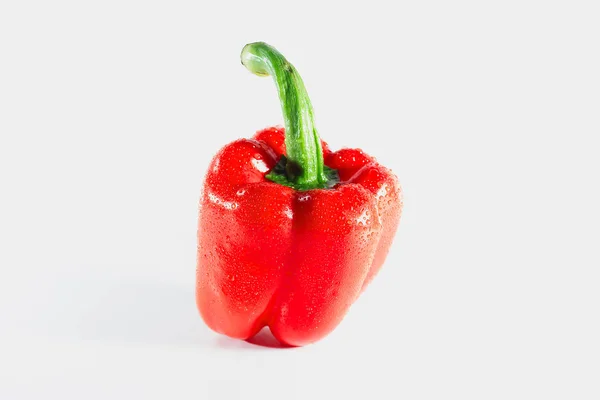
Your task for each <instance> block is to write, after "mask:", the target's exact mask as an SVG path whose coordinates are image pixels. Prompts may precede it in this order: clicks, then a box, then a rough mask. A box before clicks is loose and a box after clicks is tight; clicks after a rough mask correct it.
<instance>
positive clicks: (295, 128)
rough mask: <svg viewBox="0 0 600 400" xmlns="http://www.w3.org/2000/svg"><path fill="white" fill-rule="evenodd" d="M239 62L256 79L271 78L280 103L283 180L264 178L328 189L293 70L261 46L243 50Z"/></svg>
mask: <svg viewBox="0 0 600 400" xmlns="http://www.w3.org/2000/svg"><path fill="white" fill-rule="evenodd" d="M241 59H242V64H243V65H244V66H245V67H246V68H248V70H249V71H250V72H252V73H254V74H255V75H259V76H269V75H270V76H272V77H273V80H274V81H275V85H276V86H277V91H278V93H279V100H280V102H281V110H282V112H283V118H284V122H285V147H286V152H287V163H286V164H285V170H284V171H281V174H285V177H283V176H282V175H281V174H280V175H279V176H275V175H277V174H276V173H271V174H269V175H267V177H268V178H269V179H271V180H273V181H276V182H278V183H282V184H284V185H287V186H292V187H294V188H297V189H301V190H308V189H315V188H323V187H329V186H331V184H332V174H331V171H330V170H329V169H328V168H327V167H325V166H324V164H323V150H322V148H321V140H320V139H319V134H318V133H317V129H316V128H315V123H314V117H313V108H312V104H311V102H310V98H309V97H308V93H306V88H305V87H304V83H303V82H302V78H300V74H298V71H296V68H294V66H293V65H292V64H290V63H289V62H288V60H286V59H285V57H284V56H283V55H282V54H281V53H280V52H278V51H277V50H276V49H275V48H274V47H271V46H269V45H268V44H266V43H263V42H256V43H250V44H247V45H246V46H244V49H243V50H242V54H241ZM284 161H285V159H284ZM281 167H283V165H282V166H281Z"/></svg>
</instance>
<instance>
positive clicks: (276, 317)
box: [196, 43, 402, 346]
mask: <svg viewBox="0 0 600 400" xmlns="http://www.w3.org/2000/svg"><path fill="white" fill-rule="evenodd" d="M241 58H242V64H244V66H246V68H248V69H249V70H250V71H251V72H253V73H254V74H256V75H260V76H268V75H271V76H273V78H274V80H275V83H276V85H277V88H278V91H279V97H280V101H281V106H282V110H283V116H284V120H285V130H284V129H282V128H268V129H265V130H263V131H260V132H258V133H257V134H256V135H255V136H254V138H252V139H240V140H237V141H235V142H233V143H230V144H228V145H226V146H225V147H224V148H222V149H221V150H220V151H219V153H218V154H217V155H216V156H215V157H214V159H213V160H212V163H211V164H210V167H209V169H208V172H207V174H206V178H205V182H204V187H203V191H202V196H201V201H200V216H199V224H198V265H197V289H196V299H197V305H198V309H199V311H200V314H201V316H202V317H203V319H204V321H205V322H206V323H207V325H208V326H209V327H210V328H212V329H213V330H215V331H217V332H220V333H223V334H225V335H227V336H230V337H233V338H240V339H247V338H250V337H252V336H254V335H255V334H256V333H257V332H258V331H260V330H261V328H263V327H265V326H268V327H269V328H270V330H271V332H272V333H273V335H274V336H275V337H276V338H277V340H279V341H280V342H281V343H283V344H287V345H292V346H302V345H306V344H308V343H312V342H315V341H317V340H319V339H321V338H323V337H324V336H325V335H327V334H328V333H329V332H331V331H332V330H333V329H334V328H335V327H336V326H337V325H338V324H339V323H340V321H341V320H342V318H343V317H344V315H345V314H346V312H347V311H348V309H349V307H350V305H351V304H352V303H353V302H354V301H355V300H356V299H357V297H358V296H359V295H360V293H361V292H362V290H363V289H364V288H365V287H366V286H367V284H368V283H369V282H370V281H371V279H373V277H374V276H375V274H376V273H377V272H378V271H379V269H380V268H381V265H382V264H383V262H384V260H385V258H386V256H387V253H388V250H389V248H390V245H391V243H392V239H393V237H394V234H395V232H396V229H397V227H398V222H399V220H400V214H401V210H402V193H401V189H400V185H399V184H398V181H397V178H396V177H395V176H394V174H393V173H392V172H391V171H390V170H388V169H387V168H385V167H383V166H382V165H380V164H379V163H377V162H376V161H375V159H374V158H372V157H370V156H368V155H367V154H365V153H363V152H362V151H361V150H358V149H342V150H339V151H337V152H331V151H330V150H329V149H328V147H327V145H326V144H325V143H324V142H322V141H321V140H320V139H319V135H318V134H317V131H316V129H315V126H314V122H313V109H312V106H311V103H310V100H309V98H308V95H307V93H306V89H305V88H304V84H303V82H302V79H301V78H300V75H299V74H298V72H297V71H296V69H295V68H294V67H293V66H292V65H291V64H290V63H289V62H288V61H287V60H286V59H285V58H284V57H283V56H282V55H281V54H280V53H279V52H278V51H277V50H275V49H274V48H273V47H271V46H269V45H267V44H265V43H251V44H248V45H246V46H245V47H244V49H243V51H242V54H241Z"/></svg>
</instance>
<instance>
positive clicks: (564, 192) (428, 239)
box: [0, 0, 600, 400]
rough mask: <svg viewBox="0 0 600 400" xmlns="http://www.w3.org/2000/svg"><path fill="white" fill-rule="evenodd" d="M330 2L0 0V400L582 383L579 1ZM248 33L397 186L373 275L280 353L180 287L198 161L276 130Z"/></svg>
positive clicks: (591, 79) (595, 200)
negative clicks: (333, 317) (320, 336)
mask: <svg viewBox="0 0 600 400" xmlns="http://www.w3.org/2000/svg"><path fill="white" fill-rule="evenodd" d="M351 3H352V2H339V3H338V4H334V3H333V2H329V3H328V2H325V1H300V0H298V1H296V2H295V3H291V2H283V1H272V2H268V3H267V2H262V1H248V2H243V3H242V2H240V3H237V4H234V3H230V2H226V1H222V2H218V1H211V2H203V1H198V0H196V1H134V0H119V1H95V2H91V1H87V2H82V1H64V0H62V1H52V2H50V1H25V0H20V1H17V0H4V1H2V2H1V3H0V134H1V141H0V188H1V189H0V190H1V197H0V205H1V206H0V398H1V399H3V400H4V399H40V398H60V399H132V398H140V399H142V398H143V399H150V398H156V399H167V398H168V399H238V398H239V399H258V398H260V399H281V398H285V399H311V398H347V397H354V398H377V399H387V398H390V399H391V398H403V399H447V398H456V399H508V398H510V399H550V398H552V399H598V398H599V397H600V380H599V378H600V345H599V338H600V328H599V316H600V315H599V311H600V310H599V308H600V291H599V285H600V282H599V272H598V268H599V267H600V257H599V239H600V235H599V226H600V218H599V210H600V197H599V195H598V184H599V179H598V173H599V172H600V165H599V164H600V163H599V160H598V153H599V145H598V135H599V134H600V115H599V110H600V57H599V55H600V54H599V51H600V24H599V21H600V12H599V8H598V5H597V2H595V1H587V2H586V1H523V0H520V1H486V2H481V1H453V2H446V1H418V2H380V1H369V2H366V3H365V4H362V5H352V4H351ZM257 40H263V41H266V42H268V43H270V44H272V45H274V46H276V47H277V48H278V49H279V50H281V51H282V52H283V53H284V54H285V55H286V56H287V57H288V58H289V59H290V60H291V61H292V62H293V63H294V64H295V65H296V67H297V68H298V70H299V71H300V73H301V74H302V76H303V78H304V80H305V82H306V85H307V88H308V90H309V93H310V94H311V97H312V100H313V104H314V107H315V112H316V118H317V126H318V128H319V131H320V133H321V135H322V137H323V138H324V139H325V140H326V141H328V142H329V143H330V145H331V146H332V147H333V148H339V147H343V146H349V147H361V148H363V149H364V150H365V151H367V152H369V153H371V154H373V155H375V156H377V158H378V159H379V160H380V161H381V162H382V163H383V164H385V165H387V166H389V167H391V168H392V169H393V170H394V171H395V172H396V173H397V175H398V176H399V178H400V181H401V183H402V185H403V187H404V190H405V211H404V215H403V218H402V221H401V225H400V229H399V231H398V235H397V240H396V242H395V244H394V246H393V248H392V251H391V254H390V257H389V258H388V261H387V263H386V265H385V266H384V268H383V270H382V272H381V273H380V275H379V276H378V277H377V279H376V280H375V281H374V282H373V284H372V285H371V286H370V288H369V289H368V291H367V292H366V293H365V294H364V295H363V296H362V297H361V298H360V299H359V301H358V302H357V303H356V304H355V305H354V306H353V308H352V309H351V310H350V313H349V314H348V316H347V318H346V319H345V320H344V321H343V322H342V324H341V325H340V326H339V327H338V329H337V330H336V331H334V333H332V334H331V335H330V336H328V337H327V338H326V339H324V340H323V341H321V342H319V343H317V344H314V345H311V346H308V347H305V348H297V349H276V348H275V349H274V348H268V347H261V346H257V345H254V344H251V343H247V342H242V341H235V340H231V339H228V338H226V337H223V336H219V335H217V334H215V333H213V332H211V331H210V330H209V329H208V328H207V327H206V326H205V325H204V324H203V322H202V320H201V319H200V317H199V316H198V313H197V311H196V307H195V301H194V281H195V277H194V274H195V262H196V260H195V257H196V239H195V235H196V219H197V202H198V195H199V193H200V186H201V182H202V178H203V175H204V172H205V169H206V168H207V165H208V163H209V161H210V158H211V157H212V155H213V154H214V153H215V152H216V151H217V150H218V149H219V148H220V147H221V146H222V145H224V144H226V143H228V142H230V141H232V140H235V139H237V138H239V137H248V136H250V135H252V134H253V132H254V131H256V130H258V129H260V128H263V127H266V126H269V125H274V124H280V123H281V122H282V117H281V113H280V109H279V104H278V100H277V97H276V90H275V88H274V86H273V84H272V82H271V81H270V80H269V79H260V78H258V77H256V76H254V75H252V74H250V73H249V72H248V71H246V70H245V68H243V67H242V66H241V65H240V62H239V52H240V50H241V49H242V47H243V46H244V44H246V43H248V42H252V41H257ZM265 340H266V339H265Z"/></svg>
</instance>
